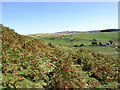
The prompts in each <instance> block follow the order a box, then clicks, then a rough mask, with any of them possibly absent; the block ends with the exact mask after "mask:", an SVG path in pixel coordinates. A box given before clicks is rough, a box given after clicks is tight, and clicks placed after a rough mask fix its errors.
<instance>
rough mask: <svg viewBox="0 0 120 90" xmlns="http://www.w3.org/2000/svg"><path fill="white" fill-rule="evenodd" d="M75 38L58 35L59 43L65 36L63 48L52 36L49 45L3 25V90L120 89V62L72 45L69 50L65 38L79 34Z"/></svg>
mask: <svg viewBox="0 0 120 90" xmlns="http://www.w3.org/2000/svg"><path fill="white" fill-rule="evenodd" d="M1 26H2V25H1ZM84 34H86V33H84ZM82 35H83V34H82ZM72 36H73V37H72ZM72 36H71V35H68V36H67V35H64V36H63V35H62V36H59V37H56V36H54V38H57V39H58V40H59V39H60V38H61V37H63V41H64V42H63V43H61V44H62V45H57V44H54V43H57V41H56V40H48V37H47V38H46V41H47V40H48V42H46V41H43V39H44V40H45V37H44V38H39V39H42V40H39V39H36V38H33V37H28V36H24V35H20V34H18V33H15V32H14V30H13V29H10V28H9V27H5V26H2V66H0V67H1V69H2V88H9V89H10V88H44V89H48V88H50V89H57V88H63V89H71V88H91V89H93V88H96V89H97V88H116V89H119V88H120V73H119V72H120V70H119V63H120V60H119V59H117V58H115V57H110V56H106V55H103V54H100V53H94V52H91V51H88V50H84V49H81V48H79V47H73V46H72V45H71V46H69V47H68V45H70V41H69V40H68V39H67V41H68V42H69V43H68V44H67V42H65V40H66V39H65V38H69V39H71V37H72V38H75V37H77V38H78V36H79V34H74V35H72ZM49 38H51V36H50V37H49ZM79 38H80V37H79ZM64 39H65V40H64ZM88 39H89V38H87V40H88ZM91 39H92V37H91ZM96 39H97V38H96ZM60 40H61V39H60ZM78 40H79V39H78ZM50 41H51V42H52V41H54V43H50ZM106 41H107V40H106ZM60 42H62V41H60ZM60 42H59V43H60ZM59 43H58V44H59ZM76 43H78V41H76ZM76 43H75V44H76ZM82 43H83V42H82ZM78 44H79V43H78ZM88 44H89V43H88ZM73 45H74V44H73ZM103 49H104V48H103Z"/></svg>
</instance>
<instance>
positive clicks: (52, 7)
mask: <svg viewBox="0 0 120 90" xmlns="http://www.w3.org/2000/svg"><path fill="white" fill-rule="evenodd" d="M2 24H3V25H5V26H8V27H10V28H12V29H14V30H15V32H17V33H19V34H23V35H25V34H36V33H55V32H59V31H66V30H69V31H89V30H101V29H111V28H118V3H117V2H3V3H2Z"/></svg>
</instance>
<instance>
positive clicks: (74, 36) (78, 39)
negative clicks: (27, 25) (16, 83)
mask: <svg viewBox="0 0 120 90" xmlns="http://www.w3.org/2000/svg"><path fill="white" fill-rule="evenodd" d="M33 36H34V37H35V38H37V39H39V40H44V41H47V42H50V43H54V44H57V45H62V46H63V45H64V46H68V47H73V46H74V45H78V46H79V47H78V48H83V49H86V50H90V51H93V52H99V53H102V54H104V55H107V56H113V57H118V51H116V49H115V48H114V46H113V45H109V46H99V45H97V46H90V45H91V43H92V40H93V39H96V40H97V43H98V44H99V42H101V43H103V44H104V43H109V41H110V40H111V41H113V43H114V44H115V45H118V32H98V33H90V32H81V33H71V34H66V35H65V34H64V35H59V34H58V33H56V34H53V35H51V36H49V34H45V35H44V34H43V36H44V37H43V36H42V35H41V36H40V37H39V36H36V35H33ZM33 36H31V37H33ZM81 44H85V45H86V47H84V46H83V47H80V45H81Z"/></svg>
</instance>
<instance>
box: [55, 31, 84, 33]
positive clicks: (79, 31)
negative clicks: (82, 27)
mask: <svg viewBox="0 0 120 90" xmlns="http://www.w3.org/2000/svg"><path fill="white" fill-rule="evenodd" d="M80 32H83V31H62V32H56V33H80Z"/></svg>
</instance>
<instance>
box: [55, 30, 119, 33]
mask: <svg viewBox="0 0 120 90" xmlns="http://www.w3.org/2000/svg"><path fill="white" fill-rule="evenodd" d="M113 31H120V29H106V30H91V31H62V32H56V33H80V32H113Z"/></svg>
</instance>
